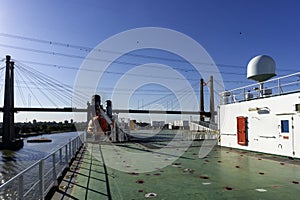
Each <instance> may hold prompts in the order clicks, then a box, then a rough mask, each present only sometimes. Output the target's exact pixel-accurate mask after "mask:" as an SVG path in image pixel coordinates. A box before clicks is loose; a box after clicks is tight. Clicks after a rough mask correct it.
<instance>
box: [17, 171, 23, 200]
mask: <svg viewBox="0 0 300 200" xmlns="http://www.w3.org/2000/svg"><path fill="white" fill-rule="evenodd" d="M23 182H24V181H23V175H20V176H19V188H18V200H22V199H23V195H24V183H23Z"/></svg>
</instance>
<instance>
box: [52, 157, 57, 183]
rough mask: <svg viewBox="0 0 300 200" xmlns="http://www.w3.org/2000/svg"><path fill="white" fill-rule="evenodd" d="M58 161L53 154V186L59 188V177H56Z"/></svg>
mask: <svg viewBox="0 0 300 200" xmlns="http://www.w3.org/2000/svg"><path fill="white" fill-rule="evenodd" d="M55 162H56V159H55V153H53V154H52V168H53V186H57V185H58V183H57V175H56V163H55Z"/></svg>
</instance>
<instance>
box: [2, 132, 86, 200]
mask: <svg viewBox="0 0 300 200" xmlns="http://www.w3.org/2000/svg"><path fill="white" fill-rule="evenodd" d="M84 137H85V135H84V133H82V134H81V135H79V136H77V137H76V138H73V139H70V140H69V142H68V143H66V144H65V145H63V146H61V147H60V148H59V149H57V150H55V151H54V152H52V153H50V154H49V155H48V156H46V157H44V158H42V159H41V160H39V161H37V162H36V163H34V164H32V165H31V166H29V167H27V168H26V169H25V170H23V171H22V172H20V173H18V174H17V175H16V176H14V177H13V178H11V179H9V180H8V181H7V182H5V183H4V184H3V185H1V186H0V199H20V200H22V199H44V198H45V196H46V195H47V193H48V192H49V191H50V189H51V188H52V187H54V186H57V185H58V182H57V179H58V178H59V177H60V176H62V173H63V171H64V170H65V169H66V168H67V167H69V163H70V161H71V159H72V158H74V157H75V155H76V153H77V152H78V150H79V149H80V148H81V146H82V145H83V143H84ZM26 179H27V180H26ZM28 179H29V180H30V182H29V181H28Z"/></svg>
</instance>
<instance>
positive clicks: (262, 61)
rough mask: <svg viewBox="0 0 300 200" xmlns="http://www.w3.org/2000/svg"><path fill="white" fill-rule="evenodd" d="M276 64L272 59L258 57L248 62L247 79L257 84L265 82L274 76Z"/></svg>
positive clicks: (263, 56) (262, 56)
mask: <svg viewBox="0 0 300 200" xmlns="http://www.w3.org/2000/svg"><path fill="white" fill-rule="evenodd" d="M275 70H276V64H275V61H274V60H273V58H271V57H270V56H266V55H259V56H256V57H254V58H252V59H251V60H250V62H249V63H248V66H247V78H248V79H252V80H255V81H258V82H262V81H266V80H268V79H270V78H272V77H273V76H276V72H275Z"/></svg>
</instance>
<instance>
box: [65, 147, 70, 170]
mask: <svg viewBox="0 0 300 200" xmlns="http://www.w3.org/2000/svg"><path fill="white" fill-rule="evenodd" d="M65 149H66V165H69V161H68V144H66V146H65Z"/></svg>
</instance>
